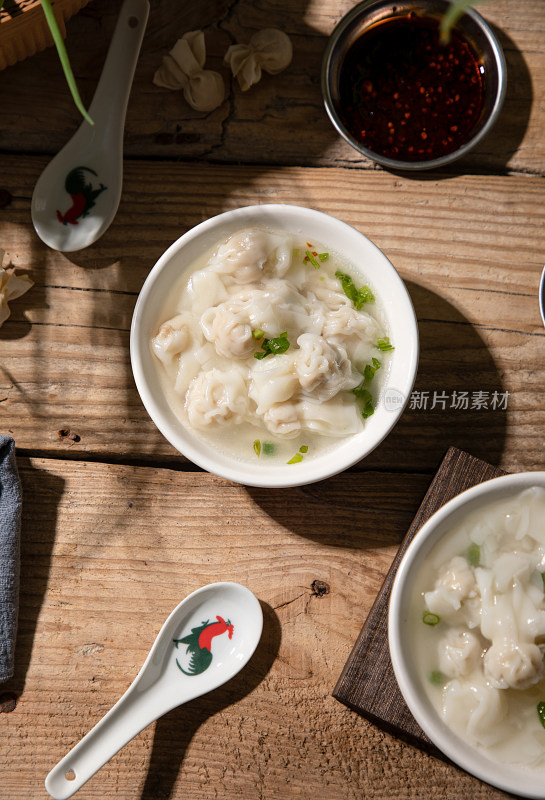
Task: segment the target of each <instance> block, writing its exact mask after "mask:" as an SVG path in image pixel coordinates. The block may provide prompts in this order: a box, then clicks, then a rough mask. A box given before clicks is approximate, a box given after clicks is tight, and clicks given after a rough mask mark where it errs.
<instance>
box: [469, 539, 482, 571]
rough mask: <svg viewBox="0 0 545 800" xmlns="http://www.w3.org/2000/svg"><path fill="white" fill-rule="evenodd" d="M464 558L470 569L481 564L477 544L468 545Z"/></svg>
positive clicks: (479, 549) (479, 550)
mask: <svg viewBox="0 0 545 800" xmlns="http://www.w3.org/2000/svg"><path fill="white" fill-rule="evenodd" d="M466 558H467V561H468V563H469V565H470V566H471V567H478V566H479V564H480V563H481V548H480V547H479V545H478V544H475V542H473V544H470V545H469V547H468V548H467V552H466Z"/></svg>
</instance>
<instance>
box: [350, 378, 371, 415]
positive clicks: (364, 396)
mask: <svg viewBox="0 0 545 800" xmlns="http://www.w3.org/2000/svg"><path fill="white" fill-rule="evenodd" d="M364 384H365V381H364V380H363V381H362V382H361V383H360V384H359V386H356V387H355V388H354V389H352V393H353V394H355V395H356V397H357V398H358V400H359V401H360V402H361V404H362V412H361V415H362V417H363V418H364V419H368V418H369V417H371V416H372V415H373V414H374V413H375V406H374V403H373V395H372V394H371V392H370V391H369V389H366V388H365V385H364Z"/></svg>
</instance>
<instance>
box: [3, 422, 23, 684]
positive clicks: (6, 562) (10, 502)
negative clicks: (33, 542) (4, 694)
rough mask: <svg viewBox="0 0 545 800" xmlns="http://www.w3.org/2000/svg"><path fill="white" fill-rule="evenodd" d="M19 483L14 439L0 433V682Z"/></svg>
mask: <svg viewBox="0 0 545 800" xmlns="http://www.w3.org/2000/svg"><path fill="white" fill-rule="evenodd" d="M20 532H21V484H20V483H19V474H18V472H17V464H16V463H15V442H14V441H13V439H11V438H10V437H9V436H2V435H1V434H0V681H6V680H7V679H8V678H11V676H12V675H13V657H14V652H15V635H16V633H17V613H18V610H19V558H20Z"/></svg>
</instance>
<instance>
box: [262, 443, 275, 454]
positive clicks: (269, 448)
mask: <svg viewBox="0 0 545 800" xmlns="http://www.w3.org/2000/svg"><path fill="white" fill-rule="evenodd" d="M263 452H264V453H265V455H266V456H272V454H273V453H274V444H273V443H272V442H263Z"/></svg>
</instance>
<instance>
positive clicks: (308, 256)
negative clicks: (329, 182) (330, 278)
mask: <svg viewBox="0 0 545 800" xmlns="http://www.w3.org/2000/svg"><path fill="white" fill-rule="evenodd" d="M305 255H306V257H307V258H308V260H309V261H310V263H311V264H312V266H313V267H314V269H320V265H319V264H318V262H317V261H316V259H315V258H314V256H313V255H312V253H311V252H310V250H306V251H305ZM288 463H289V462H288Z"/></svg>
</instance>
